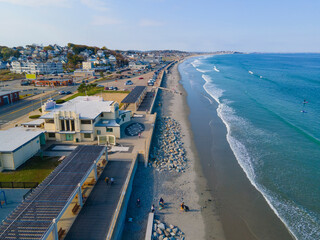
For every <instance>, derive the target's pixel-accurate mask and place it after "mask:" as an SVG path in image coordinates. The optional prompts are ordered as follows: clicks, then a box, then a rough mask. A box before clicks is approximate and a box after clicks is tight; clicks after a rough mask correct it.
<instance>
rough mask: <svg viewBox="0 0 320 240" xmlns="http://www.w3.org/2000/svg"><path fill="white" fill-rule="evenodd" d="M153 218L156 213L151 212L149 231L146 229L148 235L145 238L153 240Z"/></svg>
mask: <svg viewBox="0 0 320 240" xmlns="http://www.w3.org/2000/svg"><path fill="white" fill-rule="evenodd" d="M153 219H154V213H149V217H148V224H147V231H146V236H145V238H144V239H145V240H152V229H153Z"/></svg>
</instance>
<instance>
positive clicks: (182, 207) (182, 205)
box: [180, 202, 184, 211]
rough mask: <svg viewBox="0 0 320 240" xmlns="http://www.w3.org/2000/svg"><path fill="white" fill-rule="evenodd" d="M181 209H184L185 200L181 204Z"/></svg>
mask: <svg viewBox="0 0 320 240" xmlns="http://www.w3.org/2000/svg"><path fill="white" fill-rule="evenodd" d="M180 210H181V211H184V202H182V203H181V204H180Z"/></svg>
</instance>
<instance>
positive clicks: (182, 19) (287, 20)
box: [0, 0, 320, 52]
mask: <svg viewBox="0 0 320 240" xmlns="http://www.w3.org/2000/svg"><path fill="white" fill-rule="evenodd" d="M0 10H1V14H0V45H7V46H18V45H26V44H32V43H37V44H44V45H46V44H49V43H58V44H61V45H65V44H67V43H68V42H72V43H81V44H88V45H95V46H99V47H102V46H106V47H108V48H111V49H124V50H128V49H137V50H150V49H178V50H187V51H219V50H234V51H245V52H254V51H259V52H320V24H319V23H320V14H319V13H320V1H318V0H304V1H302V0H291V1H289V0H280V1H279V0H278V1H275V0H268V1H266V0H242V1H239V0H237V1H236V0H224V1H222V0H221V1H216V0H198V1H196V0H192V1H191V0H0Z"/></svg>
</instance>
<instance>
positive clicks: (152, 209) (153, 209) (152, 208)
mask: <svg viewBox="0 0 320 240" xmlns="http://www.w3.org/2000/svg"><path fill="white" fill-rule="evenodd" d="M154 211H155V208H154V204H152V206H151V212H152V213H154Z"/></svg>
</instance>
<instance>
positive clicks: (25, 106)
mask: <svg viewBox="0 0 320 240" xmlns="http://www.w3.org/2000/svg"><path fill="white" fill-rule="evenodd" d="M77 87H78V86H68V87H63V88H59V89H57V90H56V91H55V92H53V93H52V94H47V95H45V96H43V97H37V98H35V99H22V100H20V101H18V102H16V103H13V104H10V105H8V106H2V107H0V126H1V125H2V124H5V123H7V122H10V121H12V120H15V119H17V118H19V117H21V116H23V115H26V114H28V113H30V112H32V111H34V110H36V109H38V108H40V107H41V103H44V102H45V101H47V100H48V99H50V98H53V99H54V100H57V99H60V98H62V97H64V96H65V95H59V93H58V92H59V91H72V92H74V91H76V90H77Z"/></svg>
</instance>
